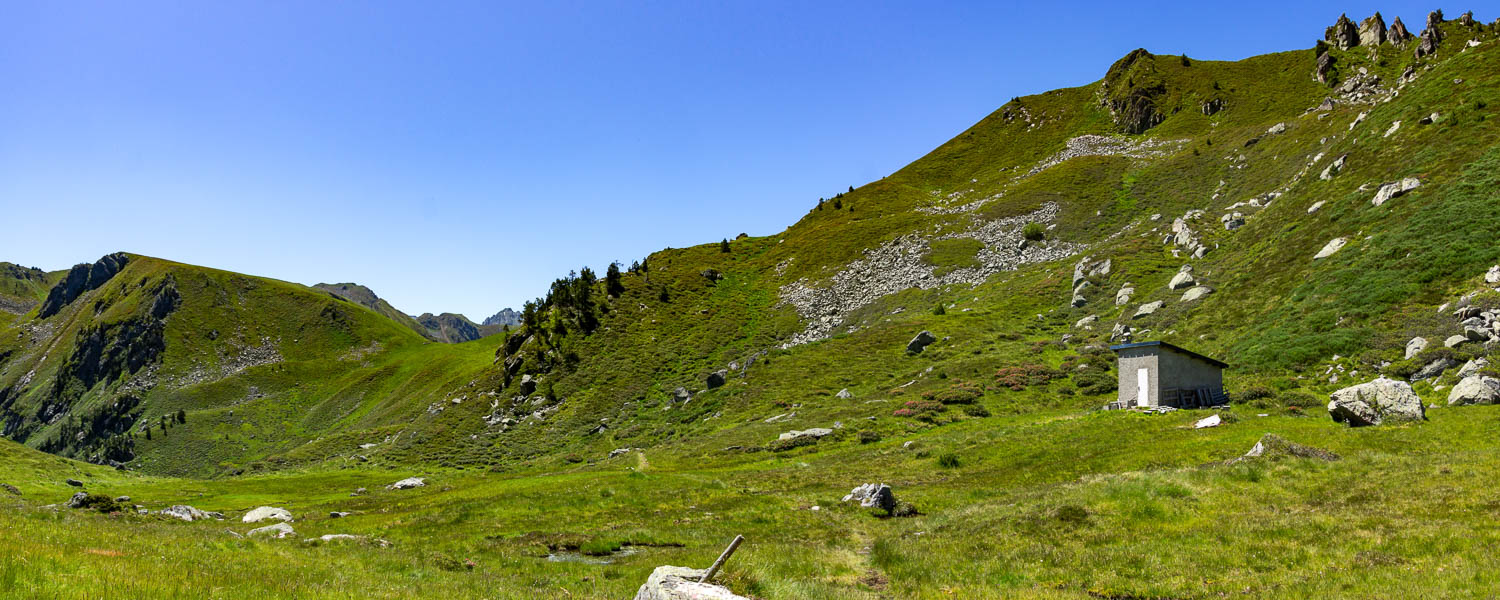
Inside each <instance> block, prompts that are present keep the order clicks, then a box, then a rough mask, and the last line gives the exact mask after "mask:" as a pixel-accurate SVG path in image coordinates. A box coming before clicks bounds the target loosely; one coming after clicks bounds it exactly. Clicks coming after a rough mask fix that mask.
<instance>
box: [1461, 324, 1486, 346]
mask: <svg viewBox="0 0 1500 600" xmlns="http://www.w3.org/2000/svg"><path fill="white" fill-rule="evenodd" d="M1464 337H1466V338H1469V341H1471V342H1479V343H1481V344H1482V343H1484V342H1486V341H1488V340H1489V339H1490V334H1489V332H1486V331H1485V330H1484V329H1481V328H1479V327H1465V328H1464Z"/></svg>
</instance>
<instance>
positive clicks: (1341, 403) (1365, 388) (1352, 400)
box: [1328, 377, 1427, 427]
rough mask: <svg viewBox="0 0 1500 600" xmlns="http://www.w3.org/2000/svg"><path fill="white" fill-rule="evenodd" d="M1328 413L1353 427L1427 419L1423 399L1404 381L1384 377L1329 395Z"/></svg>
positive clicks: (1334, 418) (1338, 420)
mask: <svg viewBox="0 0 1500 600" xmlns="http://www.w3.org/2000/svg"><path fill="white" fill-rule="evenodd" d="M1328 414H1329V416H1331V417H1333V420H1334V421H1335V422H1339V423H1347V424H1349V426H1350V427H1363V426H1366V425H1380V424H1382V423H1386V422H1401V421H1421V420H1423V419H1426V418H1427V409H1426V407H1424V406H1423V405H1422V399H1421V398H1420V397H1418V396H1417V394H1416V392H1413V391H1412V389H1411V385H1409V384H1407V383H1406V382H1404V381H1396V380H1394V379H1386V378H1384V377H1381V378H1379V379H1376V380H1374V381H1370V382H1366V383H1361V384H1359V385H1355V386H1350V387H1346V388H1344V389H1341V390H1339V391H1337V392H1334V393H1332V394H1330V395H1329V401H1328Z"/></svg>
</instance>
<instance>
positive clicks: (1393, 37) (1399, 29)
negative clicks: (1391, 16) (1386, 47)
mask: <svg viewBox="0 0 1500 600" xmlns="http://www.w3.org/2000/svg"><path fill="white" fill-rule="evenodd" d="M1386 39H1388V40H1390V41H1391V43H1392V44H1395V45H1397V46H1400V45H1402V44H1405V43H1406V41H1407V40H1409V39H1411V32H1410V31H1407V30H1406V24H1405V23H1402V22H1401V17H1396V20H1395V21H1392V22H1391V30H1390V32H1389V33H1387V34H1386Z"/></svg>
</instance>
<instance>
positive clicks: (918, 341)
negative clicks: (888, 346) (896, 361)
mask: <svg viewBox="0 0 1500 600" xmlns="http://www.w3.org/2000/svg"><path fill="white" fill-rule="evenodd" d="M936 341H937V336H934V335H932V332H931V331H923V332H922V333H919V334H917V337H914V338H912V339H911V341H910V342H907V343H906V352H907V353H908V354H919V353H921V352H922V350H924V349H926V348H927V346H928V345H930V344H932V343H933V342H936Z"/></svg>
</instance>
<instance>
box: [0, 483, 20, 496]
mask: <svg viewBox="0 0 1500 600" xmlns="http://www.w3.org/2000/svg"><path fill="white" fill-rule="evenodd" d="M0 490H5V491H6V492H7V493H9V494H10V495H12V496H19V495H21V490H19V489H16V486H13V485H11V484H9V483H0Z"/></svg>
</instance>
